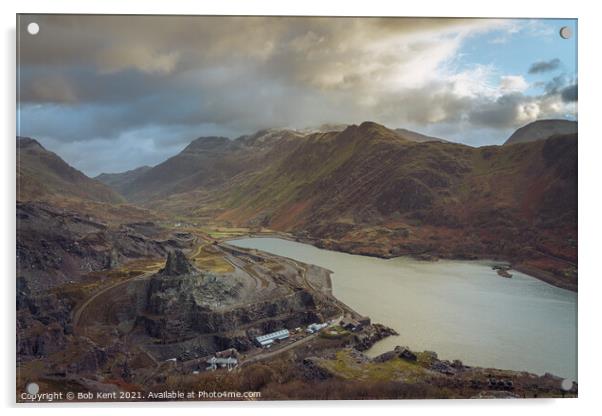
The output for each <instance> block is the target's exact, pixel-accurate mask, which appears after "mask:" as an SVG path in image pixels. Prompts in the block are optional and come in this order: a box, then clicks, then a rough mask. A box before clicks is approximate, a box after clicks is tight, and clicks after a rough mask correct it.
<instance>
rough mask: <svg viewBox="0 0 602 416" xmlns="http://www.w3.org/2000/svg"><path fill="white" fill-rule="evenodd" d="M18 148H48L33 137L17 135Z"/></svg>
mask: <svg viewBox="0 0 602 416" xmlns="http://www.w3.org/2000/svg"><path fill="white" fill-rule="evenodd" d="M17 148H18V149H27V148H29V149H35V148H39V149H41V150H46V149H45V148H44V146H42V145H41V144H40V142H38V141H37V140H36V139H32V138H31V137H23V136H17Z"/></svg>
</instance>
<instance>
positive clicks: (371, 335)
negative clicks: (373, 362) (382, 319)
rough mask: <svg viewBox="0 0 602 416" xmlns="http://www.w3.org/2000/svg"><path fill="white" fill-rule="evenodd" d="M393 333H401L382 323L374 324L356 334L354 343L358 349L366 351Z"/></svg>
mask: <svg viewBox="0 0 602 416" xmlns="http://www.w3.org/2000/svg"><path fill="white" fill-rule="evenodd" d="M391 335H399V334H398V333H397V332H396V331H395V330H394V329H391V328H389V327H387V326H384V325H382V324H372V325H370V326H368V327H366V328H365V329H364V331H362V332H361V333H359V334H356V335H354V337H353V340H352V343H353V345H354V347H355V349H356V350H358V351H366V350H368V349H370V347H372V346H373V345H374V344H376V343H377V342H378V341H380V340H381V339H384V338H386V337H389V336H391Z"/></svg>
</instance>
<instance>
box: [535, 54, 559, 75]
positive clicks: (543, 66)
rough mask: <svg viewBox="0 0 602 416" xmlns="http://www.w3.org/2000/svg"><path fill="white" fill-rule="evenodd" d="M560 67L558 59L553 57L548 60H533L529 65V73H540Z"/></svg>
mask: <svg viewBox="0 0 602 416" xmlns="http://www.w3.org/2000/svg"><path fill="white" fill-rule="evenodd" d="M558 68H560V59H558V58H554V59H550V60H549V61H539V62H534V63H533V64H531V66H530V67H529V74H541V73H542V72H549V71H554V70H556V69H558Z"/></svg>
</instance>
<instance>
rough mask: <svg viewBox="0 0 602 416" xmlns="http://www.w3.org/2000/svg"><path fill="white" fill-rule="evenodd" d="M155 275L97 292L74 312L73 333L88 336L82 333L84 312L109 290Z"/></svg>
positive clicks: (141, 277) (137, 278) (110, 286)
mask: <svg viewBox="0 0 602 416" xmlns="http://www.w3.org/2000/svg"><path fill="white" fill-rule="evenodd" d="M154 273H156V271H151V272H147V273H144V274H142V275H139V276H136V277H132V278H131V279H126V280H122V281H119V282H116V283H114V284H112V285H109V286H107V287H105V288H104V289H102V290H100V291H98V292H96V293H95V294H94V295H92V296H90V297H89V298H88V299H86V301H85V302H84V303H82V304H81V305H80V306H78V307H77V308H76V309H75V310H74V311H73V332H74V333H76V334H79V335H86V331H83V332H80V323H81V317H82V315H83V314H84V312H85V311H86V309H87V308H88V306H90V304H91V303H92V302H94V301H95V300H96V299H97V298H98V297H99V296H101V295H103V294H105V293H107V292H108V291H109V290H112V289H115V288H117V287H119V286H123V285H127V284H128V283H130V282H132V281H134V280H143V279H146V278H148V277H150V276H152V275H153V274H154Z"/></svg>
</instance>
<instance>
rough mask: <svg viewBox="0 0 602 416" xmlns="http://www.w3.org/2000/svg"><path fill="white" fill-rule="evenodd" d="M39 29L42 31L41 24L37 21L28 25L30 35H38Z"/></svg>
mask: <svg viewBox="0 0 602 416" xmlns="http://www.w3.org/2000/svg"><path fill="white" fill-rule="evenodd" d="M39 31H40V25H39V24H37V23H36V22H31V23H30V24H28V25H27V32H28V33H29V34H30V35H37V34H38V32H39Z"/></svg>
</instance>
